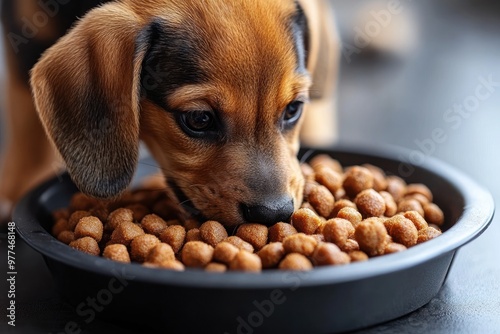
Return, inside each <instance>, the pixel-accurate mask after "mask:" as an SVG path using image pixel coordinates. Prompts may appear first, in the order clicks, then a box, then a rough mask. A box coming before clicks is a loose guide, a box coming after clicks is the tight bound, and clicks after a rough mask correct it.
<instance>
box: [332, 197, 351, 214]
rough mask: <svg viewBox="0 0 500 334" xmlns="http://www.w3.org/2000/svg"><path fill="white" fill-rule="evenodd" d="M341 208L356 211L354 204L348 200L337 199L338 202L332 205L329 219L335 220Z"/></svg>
mask: <svg viewBox="0 0 500 334" xmlns="http://www.w3.org/2000/svg"><path fill="white" fill-rule="evenodd" d="M343 208H353V209H355V210H357V208H356V204H354V202H352V201H350V200H348V199H339V200H338V201H336V202H335V204H334V205H333V210H332V212H331V213H330V218H335V217H337V215H338V214H339V212H340V210H342V209H343Z"/></svg>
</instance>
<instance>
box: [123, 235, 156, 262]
mask: <svg viewBox="0 0 500 334" xmlns="http://www.w3.org/2000/svg"><path fill="white" fill-rule="evenodd" d="M159 243H160V240H159V239H158V238H157V237H155V236H154V235H152V234H143V235H139V236H137V237H135V238H134V239H133V240H132V242H131V243H130V258H131V259H132V260H133V261H136V262H139V263H142V262H144V261H145V260H146V257H147V256H148V254H149V252H150V251H151V249H153V248H154V247H155V246H156V245H157V244H159Z"/></svg>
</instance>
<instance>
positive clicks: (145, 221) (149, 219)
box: [140, 213, 168, 237]
mask: <svg viewBox="0 0 500 334" xmlns="http://www.w3.org/2000/svg"><path fill="white" fill-rule="evenodd" d="M140 222H141V227H142V228H143V229H144V232H146V233H149V234H153V235H155V236H157V237H159V236H160V235H161V233H162V232H163V231H164V230H165V229H166V228H167V227H168V224H167V222H166V221H165V220H163V218H161V217H160V216H158V215H156V214H154V213H153V214H148V215H145V216H144V217H143V218H142V219H141V220H140Z"/></svg>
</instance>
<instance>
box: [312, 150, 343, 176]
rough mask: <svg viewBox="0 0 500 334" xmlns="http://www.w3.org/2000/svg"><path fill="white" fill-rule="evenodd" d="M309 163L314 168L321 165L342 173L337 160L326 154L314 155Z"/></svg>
mask: <svg viewBox="0 0 500 334" xmlns="http://www.w3.org/2000/svg"><path fill="white" fill-rule="evenodd" d="M309 165H311V167H312V168H313V169H314V170H316V169H318V168H321V167H328V168H330V169H331V170H333V171H335V172H337V173H342V165H341V164H340V163H339V162H338V160H335V159H333V158H332V157H331V156H329V155H327V154H318V155H316V156H315V157H313V158H312V159H311V160H310V161H309Z"/></svg>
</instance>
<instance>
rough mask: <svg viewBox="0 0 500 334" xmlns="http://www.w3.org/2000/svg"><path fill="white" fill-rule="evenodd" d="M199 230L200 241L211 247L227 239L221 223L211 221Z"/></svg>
mask: <svg viewBox="0 0 500 334" xmlns="http://www.w3.org/2000/svg"><path fill="white" fill-rule="evenodd" d="M199 230H200V237H201V239H202V240H203V241H204V242H206V243H207V244H209V245H210V246H212V247H215V246H217V244H218V243H219V242H222V241H223V240H225V239H227V237H228V235H227V231H226V228H225V227H224V226H222V224H221V223H219V222H216V221H213V220H210V221H207V222H205V223H203V224H202V225H201V226H200V229H199ZM266 232H267V228H266ZM266 241H267V238H266Z"/></svg>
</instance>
